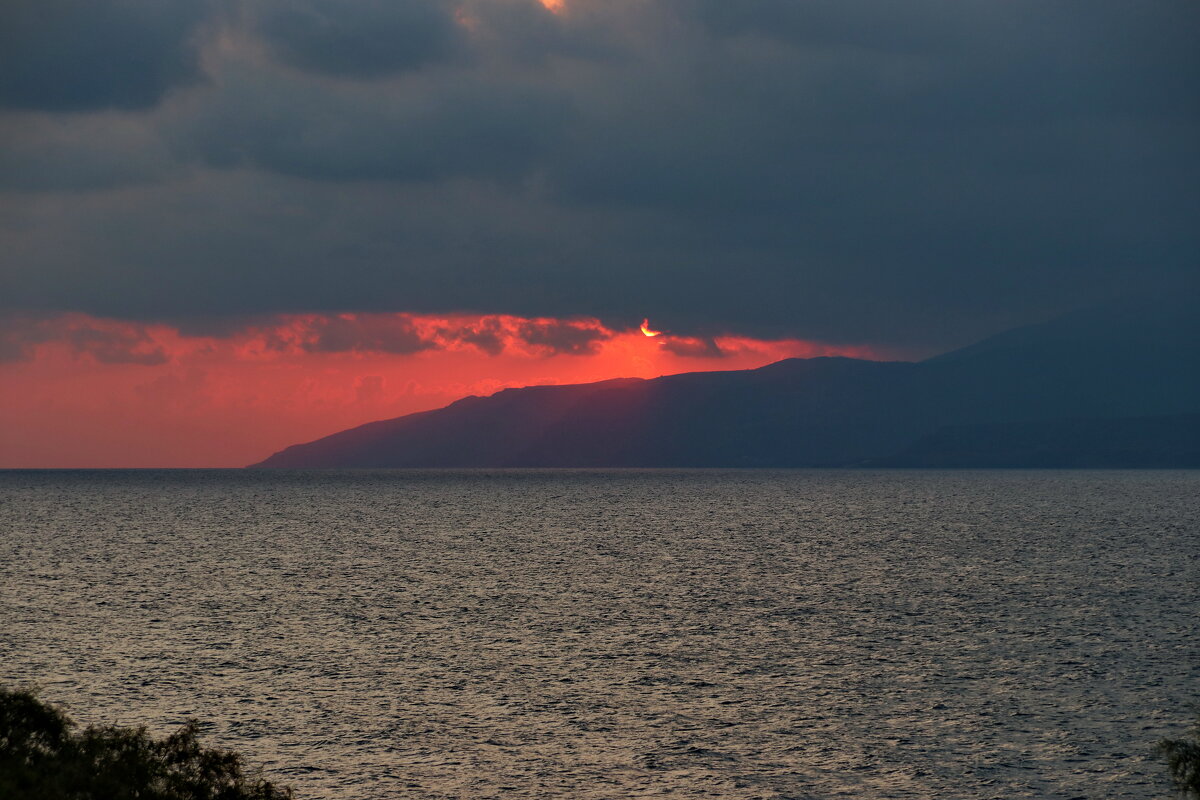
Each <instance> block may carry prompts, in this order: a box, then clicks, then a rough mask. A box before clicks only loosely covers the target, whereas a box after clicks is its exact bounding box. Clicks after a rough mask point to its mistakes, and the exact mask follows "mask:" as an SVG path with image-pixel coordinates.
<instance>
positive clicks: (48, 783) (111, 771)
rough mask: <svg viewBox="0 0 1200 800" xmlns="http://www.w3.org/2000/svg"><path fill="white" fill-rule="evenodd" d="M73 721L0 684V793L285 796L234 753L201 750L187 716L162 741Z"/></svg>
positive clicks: (173, 798) (118, 799)
mask: <svg viewBox="0 0 1200 800" xmlns="http://www.w3.org/2000/svg"><path fill="white" fill-rule="evenodd" d="M74 728H76V725H75V723H74V722H72V721H71V720H70V719H69V718H68V717H67V716H66V715H65V714H63V713H62V712H61V711H59V710H58V709H57V708H55V707H53V706H51V705H48V704H46V703H43V702H42V701H41V700H39V699H38V697H37V695H36V693H35V692H32V691H25V690H10V689H6V688H4V687H0V798H5V799H7V798H38V800H291V798H292V791H291V789H288V788H286V787H278V786H275V785H274V784H272V783H270V782H269V781H266V780H263V779H262V778H261V777H259V776H257V775H247V774H245V772H244V768H243V764H242V759H241V757H240V756H239V755H237V754H236V753H233V752H231V751H225V750H215V749H208V748H205V747H202V746H201V745H200V743H199V741H198V738H197V737H198V733H199V726H198V725H197V723H196V722H195V720H192V721H190V722H188V723H187V724H186V725H184V726H183V727H182V728H180V729H179V730H178V731H176V732H175V733H173V734H171V735H170V736H167V737H166V738H164V739H155V738H153V737H152V736H150V735H149V734H147V733H146V729H145V728H118V727H113V726H104V727H96V726H89V727H87V728H84V729H82V730H78V731H76V730H74Z"/></svg>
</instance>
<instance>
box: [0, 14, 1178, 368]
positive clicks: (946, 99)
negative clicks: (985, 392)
mask: <svg viewBox="0 0 1200 800" xmlns="http://www.w3.org/2000/svg"><path fill="white" fill-rule="evenodd" d="M1197 23H1200V7H1198V6H1197V5H1196V4H1194V3H1192V2H1187V0H1178V1H1174V0H1167V1H1165V2H1161V3H1155V4H1153V5H1151V6H1146V5H1140V6H1138V7H1136V8H1135V7H1133V6H1131V5H1129V4H1128V3H1124V2H1116V0H1112V1H1111V2H1110V1H1109V0H1101V1H1100V2H1090V3H1082V2H1064V3H1054V4H1046V3H1041V2H1032V0H1030V1H1029V2H1025V1H1024V0H1020V1H1018V2H1011V3H992V2H949V0H916V2H912V3H905V4H896V3H890V2H882V0H879V2H867V3H856V4H847V3H835V2H831V0H805V1H804V2H797V1H796V0H747V1H746V2H740V3H729V2H724V1H723V0H662V1H661V2H656V3H640V2H633V1H632V0H628V1H627V2H626V1H625V0H620V1H618V2H611V1H610V2H599V0H567V2H566V4H565V6H564V7H563V8H562V9H561V11H560V13H553V12H551V11H550V10H549V9H547V8H546V7H545V6H543V5H542V4H540V3H538V2H535V1H534V0H463V2H454V3H451V2H440V1H436V0H393V1H391V2H385V0H297V1H296V2H282V0H241V1H240V2H235V1H234V0H211V1H205V0H188V1H187V2H149V0H119V1H118V0H94V1H93V2H83V0H50V1H49V2H37V3H35V2H32V0H17V1H16V2H14V3H7V4H5V5H4V7H3V10H2V11H0V51H2V52H4V53H5V63H6V69H5V70H2V71H0V108H2V109H3V112H2V113H0V137H2V140H3V141H2V142H0V144H3V147H2V148H0V152H3V155H2V156H0V188H2V189H3V194H0V245H3V246H4V247H5V252H6V258H7V263H6V267H5V270H4V273H3V276H2V277H0V297H3V298H4V300H3V302H5V303H6V304H7V305H8V306H9V307H10V309H16V310H20V309H69V310H79V311H87V312H92V313H97V314H110V315H117V316H126V317H135V318H136V317H142V318H150V317H163V316H179V317H182V316H187V315H205V316H214V315H215V316H219V315H222V314H226V315H233V314H252V313H278V312H303V311H319V310H328V309H337V308H354V309H363V310H371V309H377V310H390V309H405V310H410V311H414V312H431V313H432V312H439V311H447V310H454V309H470V310H473V311H477V312H491V313H510V314H518V315H523V316H525V317H529V318H535V317H546V318H550V317H554V318H559V317H565V316H572V315H588V316H598V317H601V318H604V319H606V320H612V321H613V324H618V323H622V324H624V323H628V322H631V321H634V322H636V320H640V318H641V317H642V316H643V315H644V314H646V313H653V314H656V315H658V318H659V319H660V320H662V321H663V322H664V323H668V324H672V325H674V326H675V327H676V328H678V329H680V330H687V331H689V332H690V333H691V334H694V341H695V342H696V344H693V345H684V344H677V345H676V346H678V347H680V348H683V349H686V348H687V347H693V348H697V349H698V351H699V350H703V349H704V348H705V347H706V345H705V342H706V341H707V340H706V338H705V337H706V336H711V335H712V334H713V333H714V332H717V331H719V330H731V329H736V330H747V331H759V332H762V333H764V334H765V333H773V334H779V335H783V334H788V335H797V336H805V337H812V338H821V339H837V340H859V341H861V340H864V339H879V340H889V341H896V342H911V343H915V344H922V345H926V346H929V347H937V346H946V345H950V344H956V343H959V342H961V341H965V340H969V339H970V338H974V337H975V336H978V335H980V334H982V333H986V332H987V330H988V329H989V328H997V327H1003V326H1005V325H1008V324H1011V323H1013V322H1016V321H1021V320H1022V319H1027V318H1036V317H1037V316H1040V315H1045V314H1048V313H1051V312H1053V311H1056V310H1059V309H1061V308H1064V307H1068V306H1072V305H1081V304H1084V303H1086V302H1088V301H1090V300H1093V299H1097V298H1099V297H1101V296H1103V295H1105V294H1109V293H1112V292H1114V291H1117V290H1119V289H1121V288H1124V287H1128V286H1131V285H1136V284H1139V283H1144V282H1150V283H1154V282H1164V283H1174V284H1177V283H1179V282H1181V281H1182V282H1184V283H1186V282H1187V281H1188V279H1189V276H1191V275H1193V274H1194V270H1195V256H1196V254H1197V252H1200V234H1198V233H1197V230H1196V226H1195V225H1194V224H1193V223H1194V220H1195V219H1196V218H1197V217H1198V216H1200V195H1198V190H1197V186H1200V144H1197V143H1198V142H1200V91H1198V89H1200V86H1198V83H1200V48H1196V47H1195V46H1194V31H1195V30H1196V29H1197V28H1196V26H1197ZM376 333H378V335H379V336H380V337H384V338H387V337H388V336H392V335H393V334H394V333H395V332H394V331H393V332H390V333H389V332H376ZM358 334H363V332H362V331H359V332H358V333H357V334H356V335H358ZM385 334H386V335H385ZM345 335H346V332H345V331H342V330H339V329H337V328H336V326H334V327H331V328H329V329H328V330H325V331H323V332H322V334H321V336H318V338H317V339H315V340H314V342H313V345H312V346H314V347H328V346H333V345H334V344H335V343H336V342H337V341H339V337H340V336H345ZM363 335H375V334H372V333H371V332H370V331H367V332H366V333H365V334H363ZM464 335H466V334H464ZM469 335H470V336H473V337H474V338H475V341H476V343H477V344H478V346H479V347H481V348H483V349H486V348H488V347H495V346H496V344H495V341H496V340H495V336H494V332H491V333H490V332H489V331H487V330H480V331H475V332H473V333H471V334H469ZM575 335H576V332H574V331H573V330H570V331H561V330H530V331H529V332H528V336H529V340H530V341H533V340H536V339H537V338H538V337H542V338H544V339H545V340H546V341H548V342H553V343H557V344H555V346H558V345H559V344H561V345H562V346H563V347H565V348H566V351H567V352H570V348H571V347H576V348H582V349H585V350H586V348H587V347H588V346H589V344H588V342H587V341H586V340H583V341H574V340H572V339H571V338H570V337H571V336H575ZM564 336H565V337H566V338H565V339H564V338H563V337H564ZM489 337H490V338H489ZM381 341H383V339H381ZM387 341H388V342H393V345H391V346H395V347H397V348H405V347H410V346H417V344H418V343H417V342H416V341H415V340H414V341H412V342H409V341H407V340H405V339H404V338H403V337H402V336H401V337H399V338H396V339H394V341H393V339H392V338H387ZM81 346H86V347H91V348H92V349H93V351H94V352H101V350H102V345H100V344H96V343H92V344H86V343H85V344H84V345H81ZM139 357H146V358H150V357H152V356H150V355H145V354H143V356H139Z"/></svg>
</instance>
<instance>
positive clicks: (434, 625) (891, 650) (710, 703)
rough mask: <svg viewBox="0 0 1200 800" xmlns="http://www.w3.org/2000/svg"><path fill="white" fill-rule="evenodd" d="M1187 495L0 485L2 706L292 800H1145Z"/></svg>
mask: <svg viewBox="0 0 1200 800" xmlns="http://www.w3.org/2000/svg"><path fill="white" fill-rule="evenodd" d="M1198 496H1200V473H1196V472H1190V473H1189V472H1142V473H1119V472H814V471H788V472H754V471H746V472H664V471H614V472H573V471H556V472H376V473H365V472H355V473H352V472H341V473H339V472H333V473H270V472H109V473H97V472H90V473H86V472H85V473H19V472H10V473H0V680H3V681H6V682H8V683H13V682H36V683H38V684H40V685H41V686H43V687H44V695H45V696H46V697H48V698H49V699H51V700H54V701H57V702H61V703H63V704H65V705H66V707H67V709H68V711H69V712H70V713H72V714H73V715H74V716H75V717H76V718H78V719H80V720H83V721H88V722H119V723H122V724H146V725H148V726H149V727H150V728H151V729H152V730H154V731H156V732H166V731H167V730H169V729H171V728H172V727H173V726H174V725H176V724H178V723H180V722H182V721H183V720H184V719H186V718H188V717H198V718H200V719H201V720H202V721H204V722H205V723H206V727H207V730H208V733H207V738H208V739H209V740H210V742H213V743H220V744H222V745H225V746H230V747H234V748H236V749H238V750H240V751H242V752H244V753H246V754H248V755H249V756H250V758H251V759H252V760H254V761H256V762H258V763H260V764H264V765H265V766H266V769H267V771H268V773H270V775H271V776H272V777H275V778H279V779H281V780H283V781H284V782H287V783H291V784H292V785H293V786H294V787H295V788H296V789H297V794H298V796H299V797H302V798H305V797H306V798H338V799H339V800H341V799H343V798H344V799H346V800H349V799H350V798H354V799H355V800H359V799H360V798H361V799H362V800H375V799H376V798H450V797H454V798H568V797H570V798H629V797H672V798H699V797H719V798H731V799H737V798H833V797H855V798H875V797H878V798H884V797H887V798H1014V797H1028V798H1058V797H1062V798H1076V797H1078V798H1101V797H1130V798H1160V797H1163V796H1165V794H1166V791H1165V780H1164V777H1163V769H1162V767H1161V766H1160V765H1159V764H1158V762H1157V761H1156V760H1154V759H1153V758H1152V757H1151V755H1150V753H1149V750H1150V746H1151V745H1152V743H1153V742H1154V741H1156V740H1157V739H1158V738H1159V737H1161V736H1163V735H1167V734H1179V733H1181V732H1182V728H1183V725H1184V724H1185V723H1186V722H1187V721H1188V713H1187V711H1186V704H1187V703H1188V702H1189V701H1197V700H1200V647H1198V645H1197V639H1198V637H1197V618H1198V614H1200V503H1198V502H1197V499H1196V498H1197V497H1198Z"/></svg>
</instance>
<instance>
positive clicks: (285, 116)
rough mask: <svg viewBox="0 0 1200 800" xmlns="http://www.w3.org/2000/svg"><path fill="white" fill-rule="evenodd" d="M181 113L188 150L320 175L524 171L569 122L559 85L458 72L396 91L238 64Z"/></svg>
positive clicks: (371, 177)
mask: <svg viewBox="0 0 1200 800" xmlns="http://www.w3.org/2000/svg"><path fill="white" fill-rule="evenodd" d="M226 80H227V81H228V83H229V85H228V87H227V88H226V90H225V91H223V92H222V93H221V96H220V97H219V98H216V99H215V101H214V102H213V103H211V104H208V105H205V106H204V107H202V108H201V109H200V110H199V111H198V112H197V115H196V116H195V117H194V118H190V119H187V120H185V121H184V126H183V127H182V129H180V130H178V131H177V133H176V134H173V135H176V136H177V137H178V138H177V139H176V142H177V144H178V145H179V146H180V147H181V148H182V149H183V150H184V151H186V152H190V153H191V154H192V155H194V156H195V157H197V158H199V159H201V160H203V161H204V162H206V163H208V164H209V165H211V166H214V167H219V168H224V167H240V166H253V167H256V168H259V169H263V170H267V171H270V172H276V173H280V174H284V175H292V176H298V177H303V178H308V179H311V180H318V181H332V182H338V181H427V180H431V179H436V178H448V177H456V176H478V177H495V178H504V177H510V178H511V177H514V176H519V175H522V174H524V173H525V172H526V171H527V170H528V169H529V168H530V165H531V164H532V163H533V162H534V161H535V160H536V159H537V158H538V157H539V156H540V154H541V153H542V152H543V151H544V150H545V149H546V147H547V146H548V144H549V141H550V140H551V139H553V138H554V137H555V135H556V134H557V132H558V131H559V130H560V129H561V128H562V126H563V125H564V124H565V123H566V122H567V121H568V119H569V117H570V108H569V104H568V100H567V98H566V97H565V96H564V95H563V94H562V93H561V92H559V91H557V90H542V89H538V88H535V87H528V86H524V85H521V84H519V83H509V82H499V81H494V80H488V79H487V78H486V77H485V76H474V75H467V76H459V77H457V78H455V79H453V80H446V81H445V82H439V83H437V84H436V85H428V84H425V83H421V84H417V85H414V86H403V87H400V88H393V89H391V90H388V89H385V88H377V87H364V86H355V85H349V86H348V85H335V84H316V85H313V84H310V83H308V82H305V81H302V80H297V79H295V78H293V77H290V76H285V75H280V74H257V73H251V74H247V73H245V72H241V71H238V72H234V73H233V74H231V75H229V76H226Z"/></svg>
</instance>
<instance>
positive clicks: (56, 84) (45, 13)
mask: <svg viewBox="0 0 1200 800" xmlns="http://www.w3.org/2000/svg"><path fill="white" fill-rule="evenodd" d="M209 10H210V9H209V6H208V4H207V3H206V2H204V0H5V2H4V3H2V4H0V54H2V55H0V59H3V67H2V68H0V106H4V107H8V108H18V109H35V110H44V111H90V110H95V109H104V108H118V109H145V108H149V107H151V106H154V105H155V104H157V103H158V102H159V101H160V100H161V99H162V98H163V96H164V95H165V94H166V93H167V92H168V91H169V90H170V89H172V88H173V87H176V86H180V85H185V84H190V83H194V82H196V81H197V80H198V79H199V78H200V66H199V60H198V53H197V40H196V34H197V26H198V25H199V23H200V22H201V21H202V20H203V19H204V17H205V14H206V12H207V11H209Z"/></svg>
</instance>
